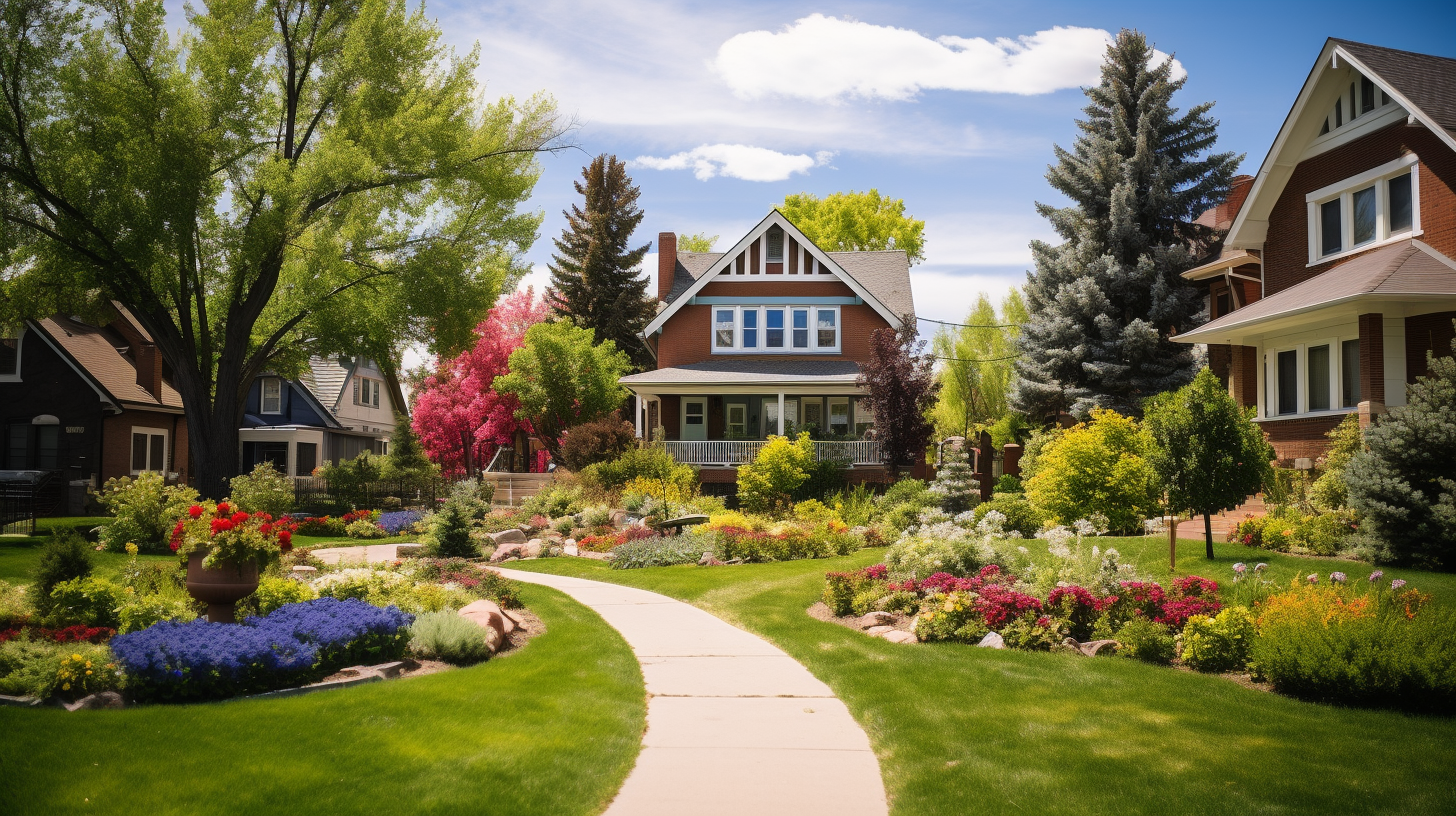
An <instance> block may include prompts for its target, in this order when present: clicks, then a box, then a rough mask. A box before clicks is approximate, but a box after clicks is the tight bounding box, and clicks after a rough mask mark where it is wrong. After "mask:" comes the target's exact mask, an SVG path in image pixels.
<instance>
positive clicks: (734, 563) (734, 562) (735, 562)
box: [723, 558, 743, 567]
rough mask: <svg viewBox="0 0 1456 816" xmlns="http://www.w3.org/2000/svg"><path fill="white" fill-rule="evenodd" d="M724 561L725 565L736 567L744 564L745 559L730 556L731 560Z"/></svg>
mask: <svg viewBox="0 0 1456 816" xmlns="http://www.w3.org/2000/svg"><path fill="white" fill-rule="evenodd" d="M723 563H724V564H725V565H727V566H730V567H736V566H738V565H739V564H742V563H743V559H742V558H730V559H729V560H727V561H724V562H723Z"/></svg>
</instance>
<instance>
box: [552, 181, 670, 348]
mask: <svg viewBox="0 0 1456 816" xmlns="http://www.w3.org/2000/svg"><path fill="white" fill-rule="evenodd" d="M581 175H582V179H583V180H584V181H585V184H583V183H582V182H581V181H578V182H575V186H576V191H577V192H578V193H580V194H581V195H582V197H583V198H584V199H585V201H584V202H583V203H582V204H581V205H576V204H573V205H572V206H571V209H570V210H567V211H565V212H564V213H562V214H563V215H565V216H566V228H565V229H563V230H562V231H561V237H560V238H558V239H556V253H557V254H555V255H553V256H551V259H552V265H551V289H550V291H549V292H548V295H547V299H548V300H549V301H550V302H551V306H552V308H553V309H555V310H556V312H557V314H561V315H564V316H566V317H568V318H570V319H571V321H572V322H573V323H575V324H576V325H578V326H580V327H581V328H583V329H591V330H592V331H594V332H596V337H597V339H598V340H610V341H612V342H614V343H616V344H617V348H619V349H621V350H622V351H624V352H625V353H626V354H627V355H628V356H629V357H630V358H631V359H632V362H633V364H634V365H636V366H637V367H639V368H643V367H646V366H647V365H650V364H651V362H652V352H651V351H649V350H648V348H647V344H646V342H645V341H644V340H643V339H642V329H643V328H645V327H646V326H647V323H648V321H650V320H651V319H652V316H653V315H655V314H656V313H657V298H656V296H655V294H654V296H653V297H648V295H647V283H648V280H649V278H648V276H646V275H642V276H641V277H639V276H638V273H639V270H640V269H641V267H642V257H643V256H644V255H646V254H647V250H648V249H649V248H650V247H651V246H652V245H651V244H643V245H642V246H639V247H637V248H635V249H633V248H632V247H631V243H632V231H633V230H635V229H637V225H638V224H640V223H642V218H643V216H644V215H646V214H645V213H643V212H642V210H640V209H638V208H637V198H638V196H640V195H641V191H640V190H639V189H638V188H637V187H635V186H633V185H632V179H631V178H630V177H628V175H627V165H626V164H624V163H622V162H620V161H617V157H616V156H607V155H601V156H597V157H596V158H595V159H593V160H592V163H591V164H590V165H588V166H586V167H583V168H582V171H581Z"/></svg>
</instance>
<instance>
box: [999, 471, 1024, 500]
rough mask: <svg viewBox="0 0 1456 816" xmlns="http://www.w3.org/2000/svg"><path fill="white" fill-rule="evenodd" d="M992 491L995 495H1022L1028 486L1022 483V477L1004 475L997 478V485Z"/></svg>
mask: <svg viewBox="0 0 1456 816" xmlns="http://www.w3.org/2000/svg"><path fill="white" fill-rule="evenodd" d="M991 489H992V491H993V495H994V494H996V493H1022V492H1025V490H1026V486H1025V485H1023V484H1022V483H1021V477H1020V476H1012V475H1011V474H1010V473H1003V474H1001V475H1000V476H998V477H996V484H995V485H993V486H992V488H991Z"/></svg>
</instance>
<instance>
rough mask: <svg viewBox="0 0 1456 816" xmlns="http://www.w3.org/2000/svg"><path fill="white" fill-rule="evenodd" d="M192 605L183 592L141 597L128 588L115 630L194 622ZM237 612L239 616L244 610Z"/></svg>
mask: <svg viewBox="0 0 1456 816" xmlns="http://www.w3.org/2000/svg"><path fill="white" fill-rule="evenodd" d="M264 580H267V579H264ZM193 603H194V602H193V601H192V599H191V598H190V597H188V596H187V594H186V593H185V592H184V593H181V594H177V593H157V594H150V595H143V594H140V593H138V592H136V591H135V590H133V589H130V588H128V589H125V590H122V596H121V605H120V606H119V607H117V610H116V619H117V622H118V623H117V627H116V629H117V631H118V632H121V633H123V634H125V633H127V632H137V631H140V630H142V629H145V628H147V627H148V626H151V625H152V624H154V623H157V622H159V621H164V620H175V621H181V622H184V623H185V622H186V621H190V620H195V619H196V618H197V610H196V609H195V608H194V607H193ZM238 611H239V613H240V614H241V613H242V612H243V611H245V610H243V609H239V610H238Z"/></svg>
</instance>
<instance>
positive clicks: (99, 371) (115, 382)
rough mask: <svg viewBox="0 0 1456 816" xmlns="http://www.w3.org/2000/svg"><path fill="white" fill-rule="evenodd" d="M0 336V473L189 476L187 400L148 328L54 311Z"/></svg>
mask: <svg viewBox="0 0 1456 816" xmlns="http://www.w3.org/2000/svg"><path fill="white" fill-rule="evenodd" d="M0 334H8V335H13V336H10V337H0V426H3V431H4V437H3V442H4V447H3V448H0V470H11V471H26V470H30V471H45V472H49V473H59V474H61V476H62V478H64V479H65V480H66V481H69V482H73V483H75V482H84V483H88V484H89V485H90V486H92V487H93V488H99V487H100V486H101V485H102V484H103V483H104V482H105V481H106V480H107V479H111V478H115V477H118V476H135V475H137V474H139V473H142V472H144V471H157V472H161V473H167V474H172V475H173V477H174V478H176V479H179V480H182V481H185V480H186V479H187V475H188V458H187V420H186V418H185V417H184V416H183V414H182V398H181V396H180V395H179V394H178V393H177V391H176V390H175V389H173V388H172V385H171V384H170V383H169V382H168V381H167V380H168V372H167V368H166V365H165V364H164V363H163V361H162V355H161V352H159V351H158V350H157V347H156V345H155V344H154V343H153V342H152V339H151V337H150V336H149V335H148V334H147V332H146V330H144V329H142V328H141V327H140V326H139V325H138V324H137V323H136V321H135V320H133V319H132V317H131V315H130V314H129V313H128V312H127V311H126V310H125V309H122V308H117V309H116V310H115V312H114V314H113V315H112V316H111V319H110V320H108V321H106V322H105V323H104V324H102V325H96V324H93V323H89V322H86V321H84V320H81V319H80V318H78V317H70V316H64V315H56V316H54V317H48V318H45V319H43V320H28V321H25V323H23V324H22V325H20V326H18V327H16V328H15V329H14V330H12V331H0Z"/></svg>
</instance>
